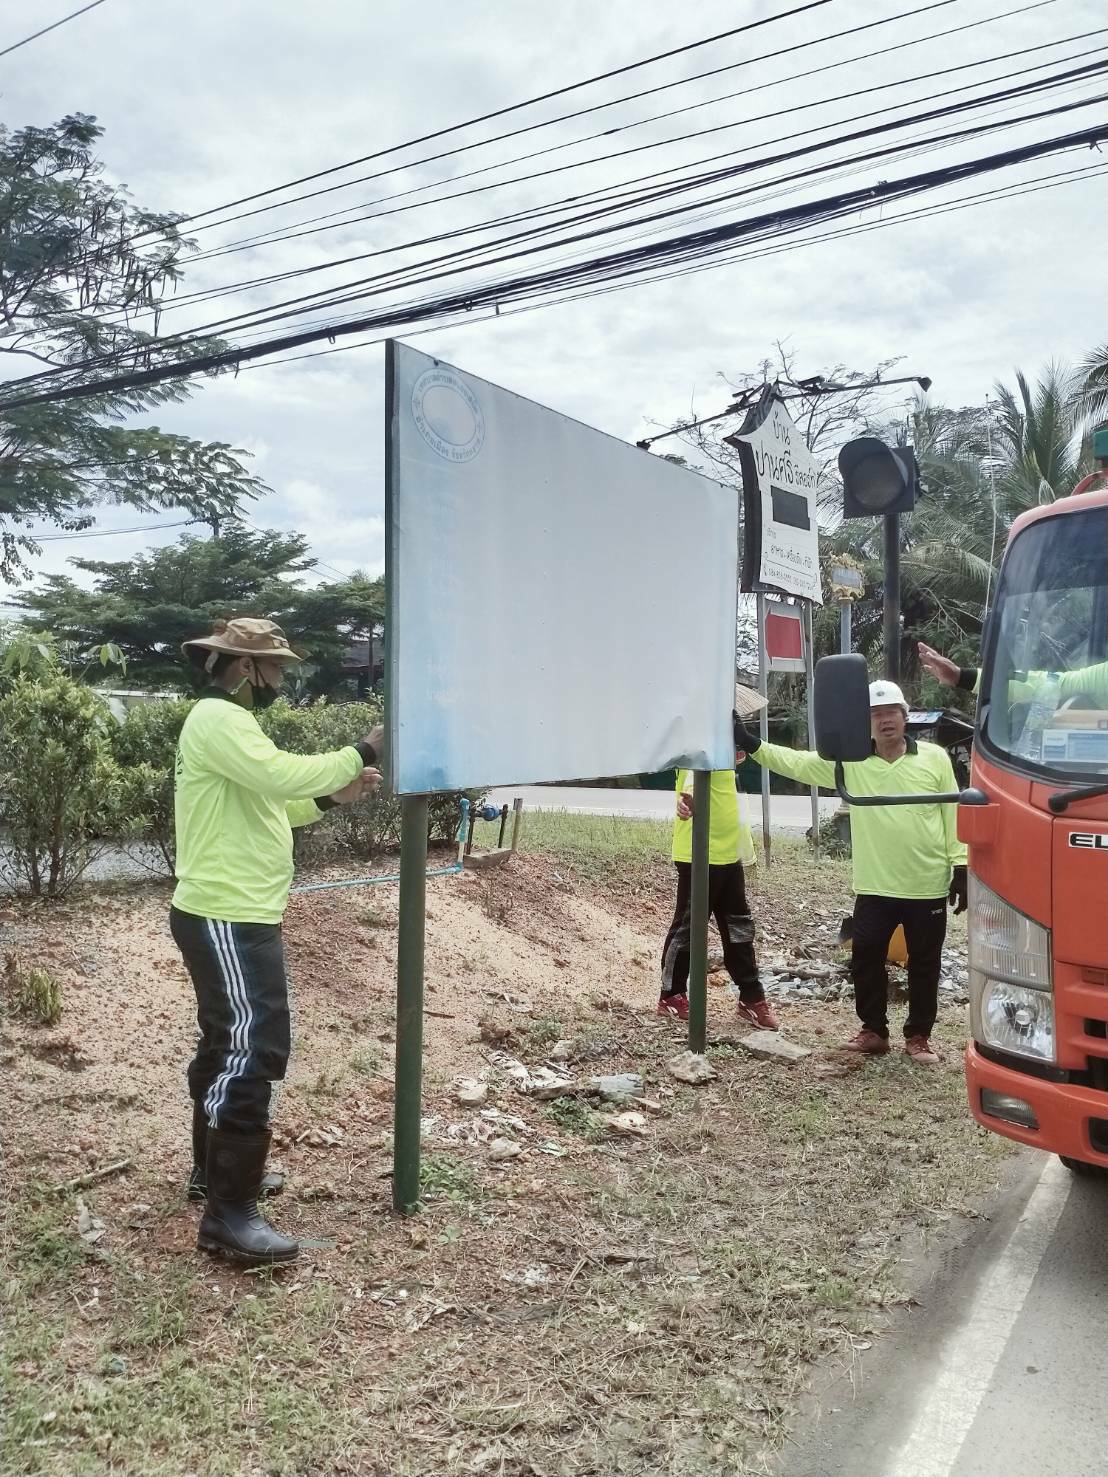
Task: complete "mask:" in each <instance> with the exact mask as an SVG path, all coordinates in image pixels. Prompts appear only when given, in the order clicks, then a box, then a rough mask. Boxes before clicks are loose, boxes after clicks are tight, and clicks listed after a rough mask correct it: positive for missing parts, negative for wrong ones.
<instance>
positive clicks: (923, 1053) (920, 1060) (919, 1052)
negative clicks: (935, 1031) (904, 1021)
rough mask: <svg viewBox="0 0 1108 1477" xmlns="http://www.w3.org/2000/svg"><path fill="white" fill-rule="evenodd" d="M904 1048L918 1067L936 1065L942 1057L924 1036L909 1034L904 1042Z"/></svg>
mask: <svg viewBox="0 0 1108 1477" xmlns="http://www.w3.org/2000/svg"><path fill="white" fill-rule="evenodd" d="M904 1050H905V1051H906V1052H907V1054H908V1055H909V1056H910V1057H911V1058H912V1060H913V1061H914V1062H915V1063H916V1065H917V1066H918V1067H937V1066H938V1065H939V1063H940V1062H941V1061H942V1057H941V1056H940V1055H939V1053H938V1052H937V1051H936V1050H935V1048H934V1047H933V1046H932V1045H931V1043H930V1041H928V1039H927V1037H926V1036H909V1037H907V1038H906V1040H905V1042H904Z"/></svg>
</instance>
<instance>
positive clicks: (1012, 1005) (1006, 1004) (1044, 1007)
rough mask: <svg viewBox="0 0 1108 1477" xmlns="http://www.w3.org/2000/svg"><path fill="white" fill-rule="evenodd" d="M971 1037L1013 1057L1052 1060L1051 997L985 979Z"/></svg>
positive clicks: (1007, 983)
mask: <svg viewBox="0 0 1108 1477" xmlns="http://www.w3.org/2000/svg"><path fill="white" fill-rule="evenodd" d="M975 1015H976V1018H977V1022H978V1024H977V1025H976V1026H975V1028H974V1036H975V1037H976V1039H977V1040H978V1041H982V1042H984V1043H985V1045H986V1046H995V1047H996V1048H997V1050H998V1051H1008V1052H1011V1053H1012V1054H1013V1055H1015V1056H1029V1057H1034V1058H1035V1059H1036V1060H1037V1061H1044V1062H1052V1061H1053V1060H1054V997H1053V996H1052V995H1048V994H1046V993H1045V992H1044V991H1043V990H1032V989H1029V988H1028V987H1027V986H1026V985H1013V984H1011V983H1010V982H1009V981H1008V980H991V979H987V978H986V979H985V981H984V985H983V988H982V990H981V995H980V1001H979V1004H978V1006H977V1009H976V1012H975Z"/></svg>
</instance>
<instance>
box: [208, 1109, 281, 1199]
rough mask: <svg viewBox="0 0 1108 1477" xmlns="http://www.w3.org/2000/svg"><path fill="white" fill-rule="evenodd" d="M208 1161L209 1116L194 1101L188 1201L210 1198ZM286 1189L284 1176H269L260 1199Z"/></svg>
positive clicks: (263, 1183)
mask: <svg viewBox="0 0 1108 1477" xmlns="http://www.w3.org/2000/svg"><path fill="white" fill-rule="evenodd" d="M207 1159H208V1115H207V1113H205V1111H204V1104H203V1103H198V1102H196V1101H195V1100H194V1101H193V1104H192V1171H191V1173H190V1174H189V1182H188V1187H187V1189H186V1190H185V1197H186V1199H188V1200H194V1201H200V1200H207V1198H208V1165H207ZM284 1188H285V1177H284V1175H283V1174H267V1175H265V1176H264V1178H263V1179H262V1187H261V1189H260V1190H259V1191H258V1199H259V1200H268V1198H269V1197H270V1196H271V1195H279V1194H280V1193H281V1191H282V1190H283V1189H284Z"/></svg>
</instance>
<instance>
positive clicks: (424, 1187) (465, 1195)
mask: <svg viewBox="0 0 1108 1477" xmlns="http://www.w3.org/2000/svg"><path fill="white" fill-rule="evenodd" d="M419 1192H420V1198H421V1199H422V1200H425V1201H428V1202H430V1201H433V1200H447V1201H449V1202H450V1203H451V1204H452V1205H474V1204H476V1202H477V1201H478V1200H480V1199H481V1187H480V1185H479V1184H478V1183H477V1176H476V1175H475V1174H474V1172H473V1169H472V1168H471V1166H470V1165H468V1164H467V1163H466V1162H465V1160H464V1159H455V1158H454V1156H453V1155H451V1154H427V1155H425V1156H424V1158H423V1162H422V1164H421V1166H420V1176H419Z"/></svg>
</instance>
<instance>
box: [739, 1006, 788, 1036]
mask: <svg viewBox="0 0 1108 1477" xmlns="http://www.w3.org/2000/svg"><path fill="white" fill-rule="evenodd" d="M735 1014H736V1015H737V1016H738V1018H739V1020H740V1021H749V1022H750V1024H751V1025H752V1026H757V1027H758V1029H759V1031H779V1030H780V1029H781V1022H780V1021H779V1020H778V1019H777V1017H776V1016H775V1015H774V1013H773V1011H772V1010H771V1009H770V1004H769V1001H768V1000H752V1001H750V1002H747V1001H746V1000H740V1001H739V1003H738V1004H737V1005H736V1006H735Z"/></svg>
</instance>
